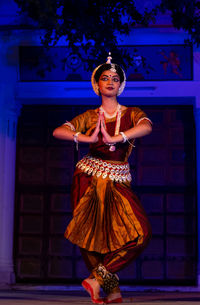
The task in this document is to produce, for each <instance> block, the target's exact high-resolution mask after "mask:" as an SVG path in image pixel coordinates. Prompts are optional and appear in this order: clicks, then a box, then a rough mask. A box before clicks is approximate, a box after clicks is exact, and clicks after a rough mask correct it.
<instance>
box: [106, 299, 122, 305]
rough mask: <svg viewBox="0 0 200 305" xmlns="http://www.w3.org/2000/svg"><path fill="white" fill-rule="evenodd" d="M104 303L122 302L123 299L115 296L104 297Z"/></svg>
mask: <svg viewBox="0 0 200 305" xmlns="http://www.w3.org/2000/svg"><path fill="white" fill-rule="evenodd" d="M104 303H105V304H113V303H123V300H122V298H116V299H113V300H110V301H109V300H107V299H106V298H105V299H104Z"/></svg>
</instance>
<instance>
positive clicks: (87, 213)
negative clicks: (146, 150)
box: [65, 107, 151, 273]
mask: <svg viewBox="0 0 200 305" xmlns="http://www.w3.org/2000/svg"><path fill="white" fill-rule="evenodd" d="M98 112H99V108H98V109H95V110H88V111H86V112H85V113H83V114H81V115H79V116H77V117H75V118H74V119H73V120H72V121H70V122H67V123H66V124H65V126H66V128H69V129H72V130H74V131H76V132H81V133H85V134H86V135H91V134H92V133H93V131H94V129H95V126H96V123H97V120H98ZM142 120H149V119H148V118H147V117H146V114H145V113H144V112H143V111H142V110H141V109H139V108H138V107H128V108H126V109H125V110H123V111H122V112H121V122H120V130H119V131H120V132H124V131H126V130H128V129H130V128H132V127H134V126H136V125H137V124H138V123H139V122H140V121H142ZM116 121H117V118H116V117H114V118H111V119H105V123H106V129H107V131H108V133H109V134H110V135H111V136H113V135H114V134H115V128H116V124H117V122H116ZM149 121H150V120H149ZM132 143H133V141H132ZM131 151H132V145H131V144H130V142H125V143H123V142H120V143H117V144H116V147H115V150H114V151H112V149H110V146H109V145H106V144H105V143H104V142H103V140H102V135H101V133H100V134H99V138H98V142H96V143H93V144H90V149H89V153H88V155H87V156H86V157H84V158H83V159H82V160H80V161H79V162H78V164H77V166H76V170H75V172H74V178H73V184H72V206H73V218H72V220H71V222H70V223H69V225H68V227H67V229H66V231H65V237H66V238H67V239H69V240H70V241H71V242H72V243H74V244H76V245H77V246H79V247H80V250H81V253H82V255H83V259H84V261H85V263H86V265H87V267H88V269H89V271H90V272H92V271H93V270H94V268H95V267H96V266H97V265H98V264H102V265H103V266H105V268H106V269H107V270H108V271H109V272H111V273H115V272H117V271H119V270H121V269H122V268H124V267H125V266H126V265H127V264H129V263H130V262H131V261H132V260H133V259H135V258H136V257H137V256H138V255H139V254H140V253H141V251H142V250H143V249H144V248H145V247H146V245H147V243H148V242H149V240H150V238H151V226H150V224H149V221H148V219H147V216H146V213H145V211H144V209H143V207H142V206H141V204H140V202H139V200H138V198H137V196H136V195H135V194H134V193H133V191H132V190H131V187H130V182H131V175H130V172H129V164H128V157H129V155H130V153H131Z"/></svg>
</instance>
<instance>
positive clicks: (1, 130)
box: [0, 86, 20, 285]
mask: <svg viewBox="0 0 200 305" xmlns="http://www.w3.org/2000/svg"><path fill="white" fill-rule="evenodd" d="M0 89H1V90H3V94H2V92H1V94H0V97H1V98H3V97H4V98H5V96H7V98H8V97H11V96H10V94H9V93H8V92H7V90H9V87H8V86H1V88H0ZM7 98H6V100H7ZM4 101H5V100H4ZM1 102H2V100H1ZM19 113H20V106H19V105H15V106H14V101H11V102H10V103H9V107H8V106H6V104H5V103H1V105H0V285H6V284H12V283H14V282H15V275H14V268H13V228H14V198H15V159H16V126H17V120H18V116H19Z"/></svg>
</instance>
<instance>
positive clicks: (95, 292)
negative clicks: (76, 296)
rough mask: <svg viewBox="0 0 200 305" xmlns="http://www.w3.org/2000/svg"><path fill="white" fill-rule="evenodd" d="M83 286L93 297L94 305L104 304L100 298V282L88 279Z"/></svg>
mask: <svg viewBox="0 0 200 305" xmlns="http://www.w3.org/2000/svg"><path fill="white" fill-rule="evenodd" d="M82 286H83V287H84V288H85V290H86V291H87V292H88V293H89V295H90V296H91V299H92V302H93V303H94V304H103V303H104V301H103V300H102V299H101V298H100V296H99V293H100V285H99V283H98V281H97V280H96V279H95V278H93V279H91V278H87V279H85V280H84V281H83V282H82Z"/></svg>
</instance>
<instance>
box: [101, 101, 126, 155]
mask: <svg viewBox="0 0 200 305" xmlns="http://www.w3.org/2000/svg"><path fill="white" fill-rule="evenodd" d="M99 110H100V112H102V113H103V119H104V126H105V128H106V120H105V117H106V111H105V110H104V109H103V107H100V108H99ZM102 110H103V111H102ZM108 115H109V114H108ZM115 115H116V122H115V136H117V135H118V134H119V129H120V124H121V105H120V104H118V105H117V109H116V111H115V113H114V114H112V117H114V116H115ZM106 130H107V128H106ZM115 144H116V143H115ZM115 144H108V145H109V146H110V147H109V150H110V151H115V150H116V147H115Z"/></svg>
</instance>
